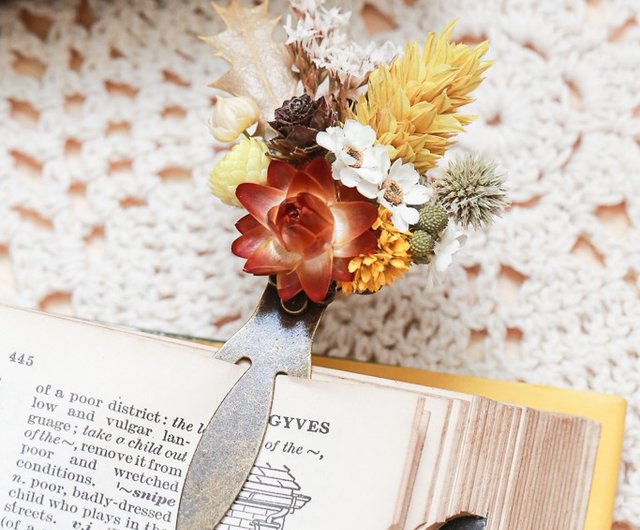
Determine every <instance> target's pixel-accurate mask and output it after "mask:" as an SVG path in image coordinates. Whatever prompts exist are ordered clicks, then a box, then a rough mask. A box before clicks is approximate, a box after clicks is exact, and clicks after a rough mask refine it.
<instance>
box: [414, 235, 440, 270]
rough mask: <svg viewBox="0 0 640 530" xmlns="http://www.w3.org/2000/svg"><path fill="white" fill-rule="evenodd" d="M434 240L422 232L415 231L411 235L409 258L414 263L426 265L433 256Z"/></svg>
mask: <svg viewBox="0 0 640 530" xmlns="http://www.w3.org/2000/svg"><path fill="white" fill-rule="evenodd" d="M434 245H435V241H434V238H433V236H432V235H431V234H429V233H428V232H425V231H424V230H416V231H415V232H413V233H412V234H411V257H412V259H413V262H414V263H418V264H421V265H426V264H427V263H429V262H430V261H431V257H432V256H433V247H434Z"/></svg>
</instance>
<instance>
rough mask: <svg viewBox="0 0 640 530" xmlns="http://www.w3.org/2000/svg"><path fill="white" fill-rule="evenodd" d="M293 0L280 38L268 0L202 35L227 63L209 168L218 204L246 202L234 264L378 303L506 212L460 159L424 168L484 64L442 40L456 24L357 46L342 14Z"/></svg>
mask: <svg viewBox="0 0 640 530" xmlns="http://www.w3.org/2000/svg"><path fill="white" fill-rule="evenodd" d="M323 3H324V0H291V1H290V8H291V11H292V14H291V15H289V17H288V18H287V21H286V24H285V26H284V29H285V32H286V35H287V41H286V43H280V42H276V41H275V40H274V38H273V30H274V28H275V25H276V24H277V23H278V19H275V20H270V19H269V18H268V14H267V3H266V2H265V3H263V4H261V5H259V6H257V7H251V8H248V7H244V6H243V5H242V4H240V3H239V2H238V1H237V0H234V1H233V2H232V3H231V5H230V6H229V7H228V8H222V7H219V6H216V5H215V4H214V8H215V10H216V11H217V12H218V14H219V15H220V16H221V17H222V19H223V20H224V22H225V23H226V26H227V29H226V30H225V31H224V32H222V33H220V34H218V35H215V36H213V37H207V38H205V40H206V41H207V42H209V43H210V44H211V45H212V46H213V47H214V49H215V51H216V54H217V55H218V56H220V57H222V58H224V59H225V60H227V61H228V62H229V63H230V64H231V68H230V69H229V70H228V71H227V73H225V74H224V75H223V76H222V77H221V78H220V79H219V80H218V81H216V82H215V83H213V86H214V87H216V88H218V89H221V90H223V91H225V92H227V93H228V94H230V97H226V98H222V97H221V98H219V99H218V101H217V103H216V105H215V108H214V110H213V115H212V118H211V123H210V128H211V133H212V134H213V136H214V137H215V138H216V139H218V140H219V141H222V142H236V143H235V145H233V147H232V148H231V150H230V151H229V152H228V153H227V154H226V155H225V156H224V157H223V158H222V159H221V160H220V161H219V162H218V164H217V165H216V166H215V168H214V169H213V171H212V173H211V189H212V192H213V194H214V195H215V196H217V197H218V198H219V199H220V200H222V201H223V202H225V203H227V204H230V205H233V206H238V207H241V208H244V209H245V210H246V211H247V215H245V216H244V217H242V218H241V219H240V220H239V221H238V223H237V225H236V226H237V228H238V230H239V231H240V233H241V235H240V237H238V239H236V240H235V241H234V243H233V246H232V251H233V252H234V254H236V255H237V256H239V257H242V258H244V259H246V262H245V265H244V270H245V271H246V272H249V273H252V274H256V275H270V276H275V277H276V283H277V288H278V293H279V295H280V297H281V298H282V300H285V301H286V300H289V299H291V298H292V297H294V296H296V295H297V294H299V293H300V292H304V293H305V294H306V295H307V296H308V297H309V299H311V300H313V301H316V302H318V301H322V300H323V299H324V298H325V297H326V296H327V293H328V291H329V290H330V288H331V287H332V286H333V287H334V288H335V289H336V290H338V291H342V292H344V293H346V294H351V293H359V294H363V293H374V292H377V291H378V290H380V289H381V288H382V287H384V286H385V285H389V284H390V283H392V282H394V281H395V280H396V279H398V278H400V277H402V276H403V275H404V273H405V272H406V271H408V270H409V268H410V267H411V266H413V265H423V266H425V267H426V275H425V276H426V278H427V280H428V281H430V282H432V283H435V282H437V281H439V279H440V277H441V275H442V273H444V272H445V271H446V269H447V268H448V267H449V265H450V264H451V261H452V257H453V255H454V254H455V253H456V252H457V251H458V249H459V248H460V246H461V245H462V244H463V242H464V239H465V232H466V231H467V230H469V229H483V228H486V227H487V226H488V225H489V224H490V223H491V222H492V221H493V219H494V218H495V217H496V216H497V215H500V214H501V212H502V210H503V209H504V208H505V206H506V204H507V197H506V193H505V187H504V179H503V177H502V175H501V174H500V173H499V172H498V170H497V168H496V165H495V164H494V163H492V162H490V161H487V160H485V159H484V158H482V157H479V156H474V155H467V156H465V157H462V158H459V159H454V160H452V161H451V162H450V163H449V165H448V167H446V168H444V171H443V172H442V175H441V176H439V177H435V176H434V175H433V171H431V170H433V169H434V168H436V166H437V164H438V162H439V161H440V160H441V158H442V156H443V154H444V153H445V151H446V150H447V149H448V148H449V147H450V146H451V145H452V143H453V142H452V138H453V137H454V136H455V135H456V134H457V133H459V132H461V131H462V130H463V128H464V126H465V125H467V124H468V123H470V122H471V121H472V119H473V117H472V116H469V115H466V114H461V113H460V109H461V107H463V106H464V105H466V104H467V103H469V102H470V101H472V99H471V96H470V94H471V92H472V91H473V90H474V89H475V88H476V87H477V86H478V85H479V84H480V83H481V81H482V79H483V77H482V76H483V74H484V72H485V70H486V69H487V68H488V67H489V66H490V64H491V62H490V61H487V60H484V59H483V57H484V55H485V53H486V52H487V49H488V45H487V43H486V42H485V43H482V44H479V45H477V46H475V47H474V46H468V45H465V44H456V43H453V42H451V40H450V37H451V32H452V30H453V23H450V24H449V25H447V26H446V28H445V29H444V31H443V32H442V33H441V34H439V35H438V34H435V33H430V34H429V35H428V36H427V37H426V40H425V42H424V45H423V46H422V47H421V46H420V45H419V44H418V43H417V42H411V43H408V44H407V45H406V46H405V48H404V50H402V49H398V48H396V46H394V45H393V44H392V43H386V44H384V45H382V46H378V45H375V44H373V43H372V44H370V45H369V46H368V47H366V48H363V47H361V46H359V45H358V44H356V43H354V42H352V41H350V40H349V39H348V37H347V36H346V28H347V25H348V22H349V17H350V13H348V12H342V11H341V10H339V9H337V8H331V9H328V8H326V7H325V6H324V5H323Z"/></svg>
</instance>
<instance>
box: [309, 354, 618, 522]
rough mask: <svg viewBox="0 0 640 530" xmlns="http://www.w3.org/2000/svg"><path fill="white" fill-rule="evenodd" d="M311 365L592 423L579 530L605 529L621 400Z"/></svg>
mask: <svg viewBox="0 0 640 530" xmlns="http://www.w3.org/2000/svg"><path fill="white" fill-rule="evenodd" d="M313 362H314V365H316V366H323V367H326V368H334V369H337V370H346V371H349V372H356V373H360V374H366V375H371V376H375V377H383V378H386V379H393V380H396V381H404V382H407V383H415V384H420V385H425V386H432V387H437V388H445V389H448V390H454V391H457V392H464V393H467V394H477V395H480V396H484V397H487V398H490V399H495V400H497V401H502V402H506V403H514V404H517V405H523V406H526V407H532V408H536V409H540V410H546V411H550V412H560V413H563V414H570V415H572V416H581V417H584V418H590V419H592V420H595V421H597V422H598V423H600V425H601V427H602V429H601V433H600V445H599V447H598V454H597V458H596V466H595V471H594V475H593V484H592V488H591V496H590V499H589V507H588V510H587V519H586V524H585V527H584V528H585V530H607V529H609V528H611V524H612V520H613V506H614V501H615V495H616V485H617V481H618V468H619V465H620V457H621V452H622V439H623V434H624V419H625V412H626V402H625V400H624V399H622V398H620V397H617V396H610V395H606V394H599V393H596V392H588V391H579V390H571V389H564V388H553V387H546V386H539V385H528V384H524V383H516V382H510V381H498V380H492V379H484V378H481V377H470V376H462V375H454V374H444V373H438V372H429V371H426V370H418V369H412V368H401V367H396V366H386V365H380V364H371V363H363V362H358V361H349V360H344V359H335V358H328V357H321V356H315V357H314V360H313Z"/></svg>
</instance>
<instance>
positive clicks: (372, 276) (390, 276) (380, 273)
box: [338, 206, 411, 294]
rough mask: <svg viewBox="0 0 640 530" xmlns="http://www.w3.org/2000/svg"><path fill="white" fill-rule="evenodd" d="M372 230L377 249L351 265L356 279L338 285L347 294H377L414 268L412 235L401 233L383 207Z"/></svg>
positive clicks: (355, 258)
mask: <svg viewBox="0 0 640 530" xmlns="http://www.w3.org/2000/svg"><path fill="white" fill-rule="evenodd" d="M373 229H374V231H375V232H376V235H377V237H378V248H377V249H376V250H374V251H373V252H371V253H370V254H366V255H364V256H356V257H354V258H353V259H352V260H351V261H350V262H349V271H350V272H351V273H353V280H351V281H348V282H344V281H343V282H339V283H338V286H339V287H340V288H341V289H342V290H343V291H344V292H345V293H346V294H350V293H354V292H355V293H367V292H368V293H375V292H377V291H379V290H380V289H381V288H382V287H384V286H385V285H389V284H391V283H393V282H394V281H396V280H397V279H398V278H401V277H402V276H404V273H405V272H407V271H408V270H409V267H410V266H411V242H410V237H411V234H410V233H409V232H399V231H398V229H397V228H396V227H395V226H394V225H393V223H392V222H391V212H390V211H389V210H387V209H386V208H385V207H383V206H380V207H379V209H378V219H376V222H375V223H374V224H373Z"/></svg>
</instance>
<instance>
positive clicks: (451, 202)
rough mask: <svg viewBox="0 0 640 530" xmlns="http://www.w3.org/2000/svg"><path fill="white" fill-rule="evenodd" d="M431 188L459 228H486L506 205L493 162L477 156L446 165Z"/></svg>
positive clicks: (506, 200) (504, 193) (504, 191)
mask: <svg viewBox="0 0 640 530" xmlns="http://www.w3.org/2000/svg"><path fill="white" fill-rule="evenodd" d="M434 188H435V190H436V193H437V196H438V201H439V202H440V204H442V206H444V208H445V209H446V210H447V211H448V212H449V214H450V215H451V216H452V217H453V218H454V219H455V221H456V222H457V223H458V224H460V225H461V226H462V227H463V228H469V227H472V228H475V229H483V228H486V227H487V226H488V225H490V224H491V223H492V222H493V221H494V219H495V217H497V216H500V215H502V212H503V211H504V209H505V207H506V206H507V205H508V203H509V201H508V199H507V192H506V190H505V186H504V176H503V175H502V174H500V173H499V172H498V170H497V168H496V164H495V163H494V162H491V161H488V160H485V159H484V158H482V157H478V156H473V155H466V156H465V157H463V158H458V159H456V160H454V161H452V162H449V167H448V168H447V170H446V171H445V173H444V176H443V177H442V178H441V179H438V180H436V182H435V183H434Z"/></svg>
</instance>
